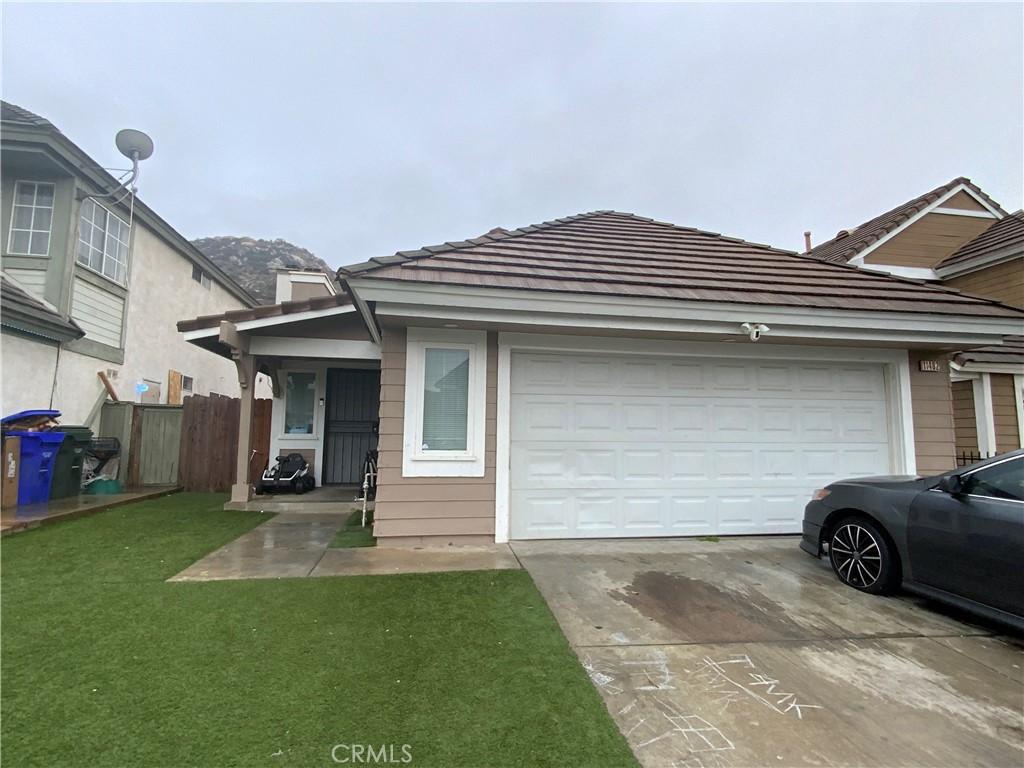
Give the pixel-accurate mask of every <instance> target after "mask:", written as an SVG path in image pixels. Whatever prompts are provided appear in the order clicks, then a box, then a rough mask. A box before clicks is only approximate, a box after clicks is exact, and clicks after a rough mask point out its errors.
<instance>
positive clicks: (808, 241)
mask: <svg viewBox="0 0 1024 768" xmlns="http://www.w3.org/2000/svg"><path fill="white" fill-rule="evenodd" d="M810 251H811V230H807V231H806V232H804V253H810Z"/></svg>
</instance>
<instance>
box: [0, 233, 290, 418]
mask: <svg viewBox="0 0 1024 768" xmlns="http://www.w3.org/2000/svg"><path fill="white" fill-rule="evenodd" d="M243 306H244V305H243V304H242V302H241V301H239V300H238V299H236V298H235V297H234V296H232V295H231V294H230V293H228V291H227V290H225V289H224V288H223V287H221V286H220V285H218V284H217V283H216V282H214V283H212V284H211V286H210V288H209V289H207V288H204V287H203V286H202V285H201V284H200V283H198V282H197V281H195V280H193V279H192V262H190V261H188V260H187V259H186V258H185V257H184V256H182V255H181V254H180V253H178V252H177V251H176V250H174V249H173V248H172V247H171V246H169V245H168V244H167V243H165V242H164V241H163V240H161V239H160V238H158V237H156V235H154V234H153V233H151V232H150V231H149V230H148V229H146V228H145V227H144V226H142V225H141V224H138V223H136V226H135V241H134V244H133V247H132V254H131V262H130V272H129V278H128V303H127V309H126V323H125V326H126V327H125V331H124V362H123V363H116V362H112V361H109V360H104V359H101V358H98V357H92V356H90V355H87V354H83V353H82V352H80V351H73V350H72V349H69V348H67V347H64V348H62V349H61V351H60V356H59V362H57V372H56V381H54V371H53V366H54V362H53V361H54V360H55V359H56V358H57V355H56V349H57V348H56V347H55V346H51V345H47V344H41V343H37V342H34V341H30V340H27V339H23V338H20V337H17V336H13V335H10V334H4V335H3V342H2V351H0V355H2V361H3V369H4V370H3V396H4V404H3V412H4V413H10V412H12V411H14V410H22V409H24V408H47V407H51V393H52V407H53V408H56V409H57V410H59V411H61V412H62V413H63V421H64V422H65V423H69V424H70V423H82V422H84V421H85V420H86V418H87V417H88V415H89V413H90V412H91V411H92V408H93V406H94V404H95V403H96V400H97V397H99V395H100V393H101V392H102V391H103V385H102V383H101V382H100V380H99V377H98V376H97V375H96V374H97V372H99V371H103V372H105V373H107V375H108V376H109V377H110V380H111V383H112V384H113V386H114V388H115V390H116V391H117V394H118V396H119V397H120V399H122V400H128V401H138V400H139V399H140V396H139V395H137V394H136V392H135V385H136V383H137V382H140V381H143V380H149V381H153V382H159V385H160V402H162V403H166V402H167V393H168V373H169V371H171V370H175V371H178V372H179V373H182V374H184V375H186V376H191V377H192V378H193V381H194V384H193V390H192V392H193V393H194V394H202V395H206V394H209V393H210V392H218V393H220V394H222V395H229V396H232V397H236V396H237V395H238V393H239V387H238V379H237V376H236V372H235V367H234V364H233V363H232V362H231V361H230V360H226V359H224V358H222V357H218V356H217V355H214V354H211V353H210V352H207V351H206V350H203V349H200V348H199V347H196V346H194V345H192V344H189V343H188V342H186V341H185V339H184V338H183V337H182V335H181V334H180V333H178V330H177V327H176V323H177V321H178V320H183V319H187V318H192V317H196V316H198V315H209V314H219V313H221V312H225V311H227V310H230V309H240V308H242V307H243ZM26 384H28V385H27V386H26ZM269 396H270V386H269V380H267V379H266V377H260V381H259V382H258V384H257V397H269Z"/></svg>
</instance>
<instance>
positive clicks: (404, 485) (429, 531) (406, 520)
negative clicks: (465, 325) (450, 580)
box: [374, 327, 498, 545]
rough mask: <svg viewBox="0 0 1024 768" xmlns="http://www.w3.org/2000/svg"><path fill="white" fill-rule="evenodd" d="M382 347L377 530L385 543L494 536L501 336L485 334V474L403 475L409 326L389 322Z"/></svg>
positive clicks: (474, 538)
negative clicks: (403, 430)
mask: <svg viewBox="0 0 1024 768" xmlns="http://www.w3.org/2000/svg"><path fill="white" fill-rule="evenodd" d="M382 330H383V336H384V338H383V345H382V348H381V387H380V441H379V451H380V454H379V460H378V467H377V469H378V477H377V502H376V509H375V511H374V533H375V535H377V536H378V537H382V540H381V541H380V542H379V543H381V544H385V545H387V544H392V545H396V544H414V543H430V544H444V543H448V542H451V543H469V542H473V541H494V466H495V441H496V435H497V428H496V423H497V422H496V419H497V401H498V394H497V393H498V379H497V370H498V339H497V334H495V333H493V332H492V333H489V334H488V335H487V409H486V433H485V461H484V476H483V477H438V478H434V477H402V429H403V425H404V415H405V413H404V411H405V340H406V330H405V328H401V327H385V328H383V329H382Z"/></svg>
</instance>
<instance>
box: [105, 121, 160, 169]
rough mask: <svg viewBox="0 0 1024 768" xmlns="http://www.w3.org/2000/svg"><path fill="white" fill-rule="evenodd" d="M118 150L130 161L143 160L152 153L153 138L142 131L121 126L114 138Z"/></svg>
mask: <svg viewBox="0 0 1024 768" xmlns="http://www.w3.org/2000/svg"><path fill="white" fill-rule="evenodd" d="M114 143H115V144H116V145H117V149H118V151H119V152H120V153H121V154H122V155H124V156H125V157H127V158H128V159H129V160H131V161H132V162H137V161H139V160H145V159H146V158H148V157H149V156H150V155H152V154H153V140H152V139H151V138H149V136H147V135H146V134H144V133H143V132H142V131H137V130H135V129H134V128H122V129H121V130H120V131H118V132H117V136H116V137H115V138H114Z"/></svg>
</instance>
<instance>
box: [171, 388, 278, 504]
mask: <svg viewBox="0 0 1024 768" xmlns="http://www.w3.org/2000/svg"><path fill="white" fill-rule="evenodd" d="M271 402H272V401H271V400H267V399H260V400H256V402H255V403H254V408H253V418H252V440H253V453H252V456H251V459H250V462H249V479H250V481H252V480H254V479H255V478H256V477H258V476H259V474H260V473H261V472H262V471H263V468H264V467H265V466H266V465H267V459H268V458H269V455H270V413H271ZM240 406H241V403H240V401H239V399H238V398H233V397H224V396H222V395H210V396H209V397H203V396H201V395H192V396H191V397H187V398H185V402H184V404H183V405H182V406H181V414H182V416H181V439H180V442H179V446H178V459H177V462H176V464H177V469H178V475H177V478H178V485H180V486H181V487H182V488H184V489H185V490H186V491H228V490H230V489H231V484H232V483H234V481H235V457H236V454H237V451H238V417H239V410H240Z"/></svg>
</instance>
